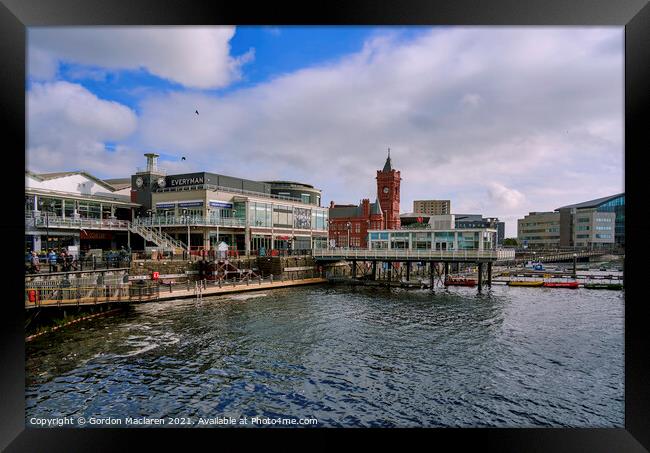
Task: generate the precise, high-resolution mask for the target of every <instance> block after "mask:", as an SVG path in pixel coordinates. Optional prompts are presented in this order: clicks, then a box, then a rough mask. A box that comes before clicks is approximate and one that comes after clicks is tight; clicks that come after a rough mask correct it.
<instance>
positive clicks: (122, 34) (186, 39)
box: [28, 26, 254, 89]
mask: <svg viewBox="0 0 650 453" xmlns="http://www.w3.org/2000/svg"><path fill="white" fill-rule="evenodd" d="M234 34H235V28H234V27H227V26H222V27H70V28H58V27H57V28H44V27H34V28H30V29H29V36H28V43H29V52H28V54H29V74H30V75H31V76H33V77H35V78H36V79H40V80H43V79H45V80H49V79H51V78H52V77H53V76H54V74H55V73H56V68H57V64H58V62H59V61H64V62H69V63H77V64H82V65H91V66H101V67H103V68H106V69H111V70H122V69H131V70H137V69H145V70H147V71H149V72H150V73H151V74H154V75H156V76H158V77H162V78H165V79H168V80H171V81H174V82H177V83H180V84H182V85H184V86H187V87H193V88H202V89H205V88H219V87H223V86H226V85H228V84H229V83H231V82H233V81H234V80H237V79H238V78H240V77H241V71H240V68H241V66H242V65H243V64H245V63H247V62H250V61H251V60H252V59H253V57H254V51H253V50H252V49H251V50H249V51H248V52H247V53H245V54H244V55H241V56H238V57H232V56H231V55H230V39H231V38H232V37H233V36H234Z"/></svg>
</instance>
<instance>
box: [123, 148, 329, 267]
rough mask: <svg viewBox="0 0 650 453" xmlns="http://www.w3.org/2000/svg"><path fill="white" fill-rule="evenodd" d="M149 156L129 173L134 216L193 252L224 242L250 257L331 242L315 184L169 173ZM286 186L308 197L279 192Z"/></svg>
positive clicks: (307, 248)
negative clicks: (140, 165) (135, 207)
mask: <svg viewBox="0 0 650 453" xmlns="http://www.w3.org/2000/svg"><path fill="white" fill-rule="evenodd" d="M145 156H146V157H147V166H146V168H142V169H138V171H137V172H136V174H134V175H132V176H131V182H132V187H133V188H132V192H131V200H132V201H134V202H137V203H139V204H140V205H141V208H140V209H139V211H138V213H137V217H136V218H135V219H134V221H135V222H137V223H139V224H143V225H146V226H148V227H153V228H155V229H158V230H160V231H161V232H164V233H166V234H168V235H170V236H171V237H173V238H174V239H176V240H179V241H182V242H183V243H184V244H185V245H186V246H187V245H189V246H190V248H191V249H192V250H210V249H216V246H217V244H218V243H221V242H225V243H226V244H228V246H229V247H230V249H231V250H237V252H238V253H240V254H246V255H250V254H258V253H260V252H263V253H265V254H270V253H271V250H280V251H283V252H289V251H299V250H302V251H305V250H311V249H312V248H313V247H326V246H327V221H328V213H327V209H326V208H322V207H320V205H319V204H318V203H319V202H320V190H318V189H314V187H313V186H309V185H307V184H300V183H290V182H287V181H282V182H271V183H269V182H260V181H252V180H248V179H242V178H237V177H232V176H225V175H220V174H216V173H209V172H198V173H188V174H177V175H167V174H166V172H165V171H164V170H162V169H160V168H159V167H158V165H157V158H158V155H157V154H153V153H149V154H145ZM287 186H293V189H291V190H297V191H298V192H300V193H303V192H304V193H305V194H306V195H307V194H309V197H307V196H305V197H302V196H299V197H297V196H295V195H296V192H291V191H290V192H289V195H280V194H279V193H277V192H280V191H283V190H290V189H288V187H287ZM273 191H276V193H273ZM188 243H189V244H188Z"/></svg>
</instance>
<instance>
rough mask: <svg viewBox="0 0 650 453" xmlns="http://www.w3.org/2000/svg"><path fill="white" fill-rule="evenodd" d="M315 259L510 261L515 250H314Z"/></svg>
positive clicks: (513, 256)
mask: <svg viewBox="0 0 650 453" xmlns="http://www.w3.org/2000/svg"><path fill="white" fill-rule="evenodd" d="M312 255H313V257H314V258H338V257H341V258H342V259H344V258H345V259H350V258H355V259H410V260H422V261H426V260H436V259H439V260H471V259H489V260H508V259H514V258H515V251H514V250H411V249H343V248H341V249H314V250H313V251H312Z"/></svg>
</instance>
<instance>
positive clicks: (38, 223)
mask: <svg viewBox="0 0 650 453" xmlns="http://www.w3.org/2000/svg"><path fill="white" fill-rule="evenodd" d="M29 228H54V229H58V228H63V229H73V230H81V229H88V230H113V231H115V230H118V231H127V230H128V229H129V221H128V220H117V219H86V218H77V219H75V218H63V217H59V216H53V215H48V216H45V215H42V216H40V217H26V218H25V229H29Z"/></svg>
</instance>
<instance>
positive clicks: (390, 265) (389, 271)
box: [386, 261, 393, 287]
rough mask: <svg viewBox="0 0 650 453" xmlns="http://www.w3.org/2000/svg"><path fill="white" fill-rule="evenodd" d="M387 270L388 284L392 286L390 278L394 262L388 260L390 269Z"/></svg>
mask: <svg viewBox="0 0 650 453" xmlns="http://www.w3.org/2000/svg"><path fill="white" fill-rule="evenodd" d="M386 270H387V271H388V284H387V285H386V286H389V287H390V278H391V276H392V274H393V263H392V262H391V261H389V262H388V269H386Z"/></svg>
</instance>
